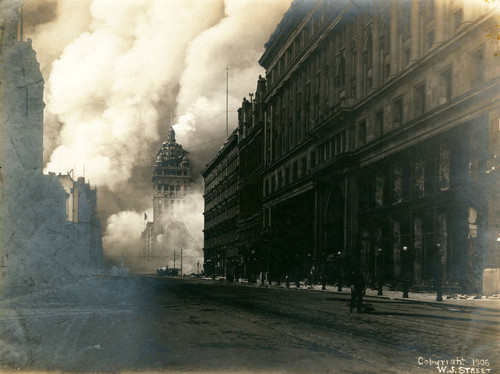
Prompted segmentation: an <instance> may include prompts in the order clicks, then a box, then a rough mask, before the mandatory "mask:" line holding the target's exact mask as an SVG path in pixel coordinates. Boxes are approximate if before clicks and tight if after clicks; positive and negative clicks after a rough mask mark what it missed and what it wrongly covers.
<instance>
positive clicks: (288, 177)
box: [285, 167, 290, 184]
mask: <svg viewBox="0 0 500 374" xmlns="http://www.w3.org/2000/svg"><path fill="white" fill-rule="evenodd" d="M288 183H290V168H289V167H286V168H285V184H288Z"/></svg>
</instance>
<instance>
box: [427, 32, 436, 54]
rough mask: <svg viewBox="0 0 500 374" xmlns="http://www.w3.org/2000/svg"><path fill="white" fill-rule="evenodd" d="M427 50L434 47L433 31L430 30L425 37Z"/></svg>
mask: <svg viewBox="0 0 500 374" xmlns="http://www.w3.org/2000/svg"><path fill="white" fill-rule="evenodd" d="M426 43H427V44H426V47H427V50H429V49H431V48H432V46H433V45H434V30H430V31H429V32H428V33H427V35H426Z"/></svg>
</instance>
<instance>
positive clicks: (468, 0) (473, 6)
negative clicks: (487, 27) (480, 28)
mask: <svg viewBox="0 0 500 374" xmlns="http://www.w3.org/2000/svg"><path fill="white" fill-rule="evenodd" d="M477 7H478V5H477V3H476V2H475V1H472V0H463V8H462V10H463V21H462V25H468V24H470V23H471V22H473V21H474V20H475V19H476V18H477Z"/></svg>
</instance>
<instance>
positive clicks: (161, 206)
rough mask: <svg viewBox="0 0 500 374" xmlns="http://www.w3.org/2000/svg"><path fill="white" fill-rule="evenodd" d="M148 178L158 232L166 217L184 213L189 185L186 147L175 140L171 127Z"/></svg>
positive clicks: (191, 183) (155, 225) (162, 229)
mask: <svg viewBox="0 0 500 374" xmlns="http://www.w3.org/2000/svg"><path fill="white" fill-rule="evenodd" d="M152 182H153V222H154V231H155V232H156V233H157V234H159V233H162V232H163V231H164V229H165V225H166V223H167V221H168V220H171V219H179V218H181V217H182V216H183V215H184V213H185V211H186V209H187V208H188V205H189V193H190V190H191V187H192V185H193V179H192V178H191V168H190V167H189V161H188V159H187V151H185V150H184V149H183V148H182V145H180V144H177V142H176V141H175V131H174V129H170V130H169V132H168V137H167V141H166V142H164V143H163V144H162V146H161V148H160V149H159V150H158V153H157V155H156V162H155V168H154V171H153V179H152Z"/></svg>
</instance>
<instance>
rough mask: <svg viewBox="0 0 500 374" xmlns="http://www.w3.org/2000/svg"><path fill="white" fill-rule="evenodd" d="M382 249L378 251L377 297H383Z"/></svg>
mask: <svg viewBox="0 0 500 374" xmlns="http://www.w3.org/2000/svg"><path fill="white" fill-rule="evenodd" d="M382 273H383V272H382V248H378V249H377V280H378V282H377V283H378V292H377V295H383V294H384V293H383V291H382Z"/></svg>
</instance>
